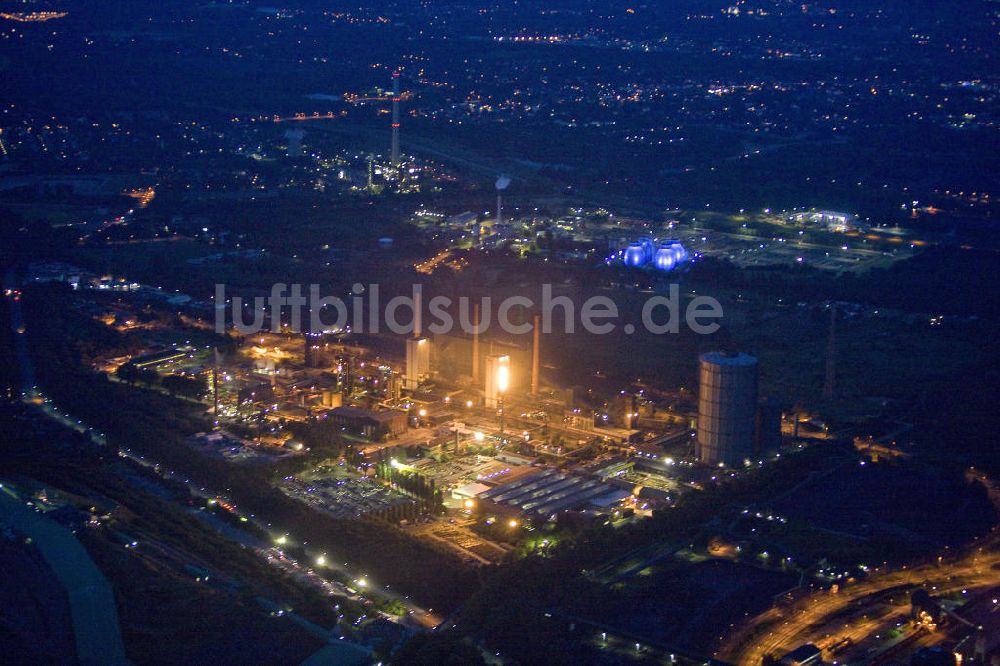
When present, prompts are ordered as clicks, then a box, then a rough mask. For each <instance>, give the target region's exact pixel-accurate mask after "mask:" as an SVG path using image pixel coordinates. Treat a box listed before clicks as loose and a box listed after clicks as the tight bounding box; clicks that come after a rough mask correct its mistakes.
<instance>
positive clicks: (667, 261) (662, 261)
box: [653, 244, 677, 271]
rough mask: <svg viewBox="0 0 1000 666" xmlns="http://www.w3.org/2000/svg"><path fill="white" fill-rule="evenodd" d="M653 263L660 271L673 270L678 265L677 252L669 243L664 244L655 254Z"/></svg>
mask: <svg viewBox="0 0 1000 666" xmlns="http://www.w3.org/2000/svg"><path fill="white" fill-rule="evenodd" d="M653 265H654V266H655V267H656V270H659V271H671V270H673V269H674V266H676V265H677V254H676V252H675V251H674V248H672V247H671V246H669V245H666V244H663V245H660V247H659V248H658V249H657V250H656V254H655V255H653Z"/></svg>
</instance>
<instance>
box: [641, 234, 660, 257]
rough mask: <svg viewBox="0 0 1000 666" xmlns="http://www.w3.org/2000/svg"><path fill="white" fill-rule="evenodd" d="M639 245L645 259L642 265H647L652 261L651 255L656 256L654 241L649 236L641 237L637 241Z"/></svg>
mask: <svg viewBox="0 0 1000 666" xmlns="http://www.w3.org/2000/svg"><path fill="white" fill-rule="evenodd" d="M639 244H640V245H642V251H643V255H644V256H645V257H646V259H645V260H644V261H643V263H644V264H648V263H649V262H651V261H652V260H653V255H655V254H656V241H654V240H653V239H652V238H650V237H649V236H643V237H642V238H640V239H639Z"/></svg>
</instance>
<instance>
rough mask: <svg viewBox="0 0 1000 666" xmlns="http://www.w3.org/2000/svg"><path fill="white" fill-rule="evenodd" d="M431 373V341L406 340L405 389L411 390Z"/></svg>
mask: <svg viewBox="0 0 1000 666" xmlns="http://www.w3.org/2000/svg"><path fill="white" fill-rule="evenodd" d="M430 373H431V341H430V340H428V339H427V338H407V340H406V388H407V389H410V390H413V389H416V388H417V386H418V385H419V384H420V381H421V380H422V379H424V378H426V377H427V376H428V375H430Z"/></svg>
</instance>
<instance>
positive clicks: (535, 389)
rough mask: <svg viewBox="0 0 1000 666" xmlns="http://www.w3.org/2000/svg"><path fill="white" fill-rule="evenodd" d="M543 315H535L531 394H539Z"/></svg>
mask: <svg viewBox="0 0 1000 666" xmlns="http://www.w3.org/2000/svg"><path fill="white" fill-rule="evenodd" d="M541 321H542V317H541V315H537V314H536V315H535V321H534V331H533V332H534V342H533V344H532V346H531V395H538V368H539V366H540V365H541V358H540V357H539V348H540V347H541V345H540V344H539V339H540V334H541V329H542V324H541Z"/></svg>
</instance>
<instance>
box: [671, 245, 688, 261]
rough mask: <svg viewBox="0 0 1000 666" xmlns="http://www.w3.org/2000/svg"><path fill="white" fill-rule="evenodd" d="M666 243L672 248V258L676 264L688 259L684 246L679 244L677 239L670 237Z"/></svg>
mask: <svg viewBox="0 0 1000 666" xmlns="http://www.w3.org/2000/svg"><path fill="white" fill-rule="evenodd" d="M667 243H668V244H669V245H670V247H671V248H673V251H674V259H675V260H676V262H677V263H678V264H682V263H684V262H685V261H687V260H688V251H687V250H686V249H684V246H683V245H681V242H680V241H679V240H676V239H671V240H669V241H667Z"/></svg>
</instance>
